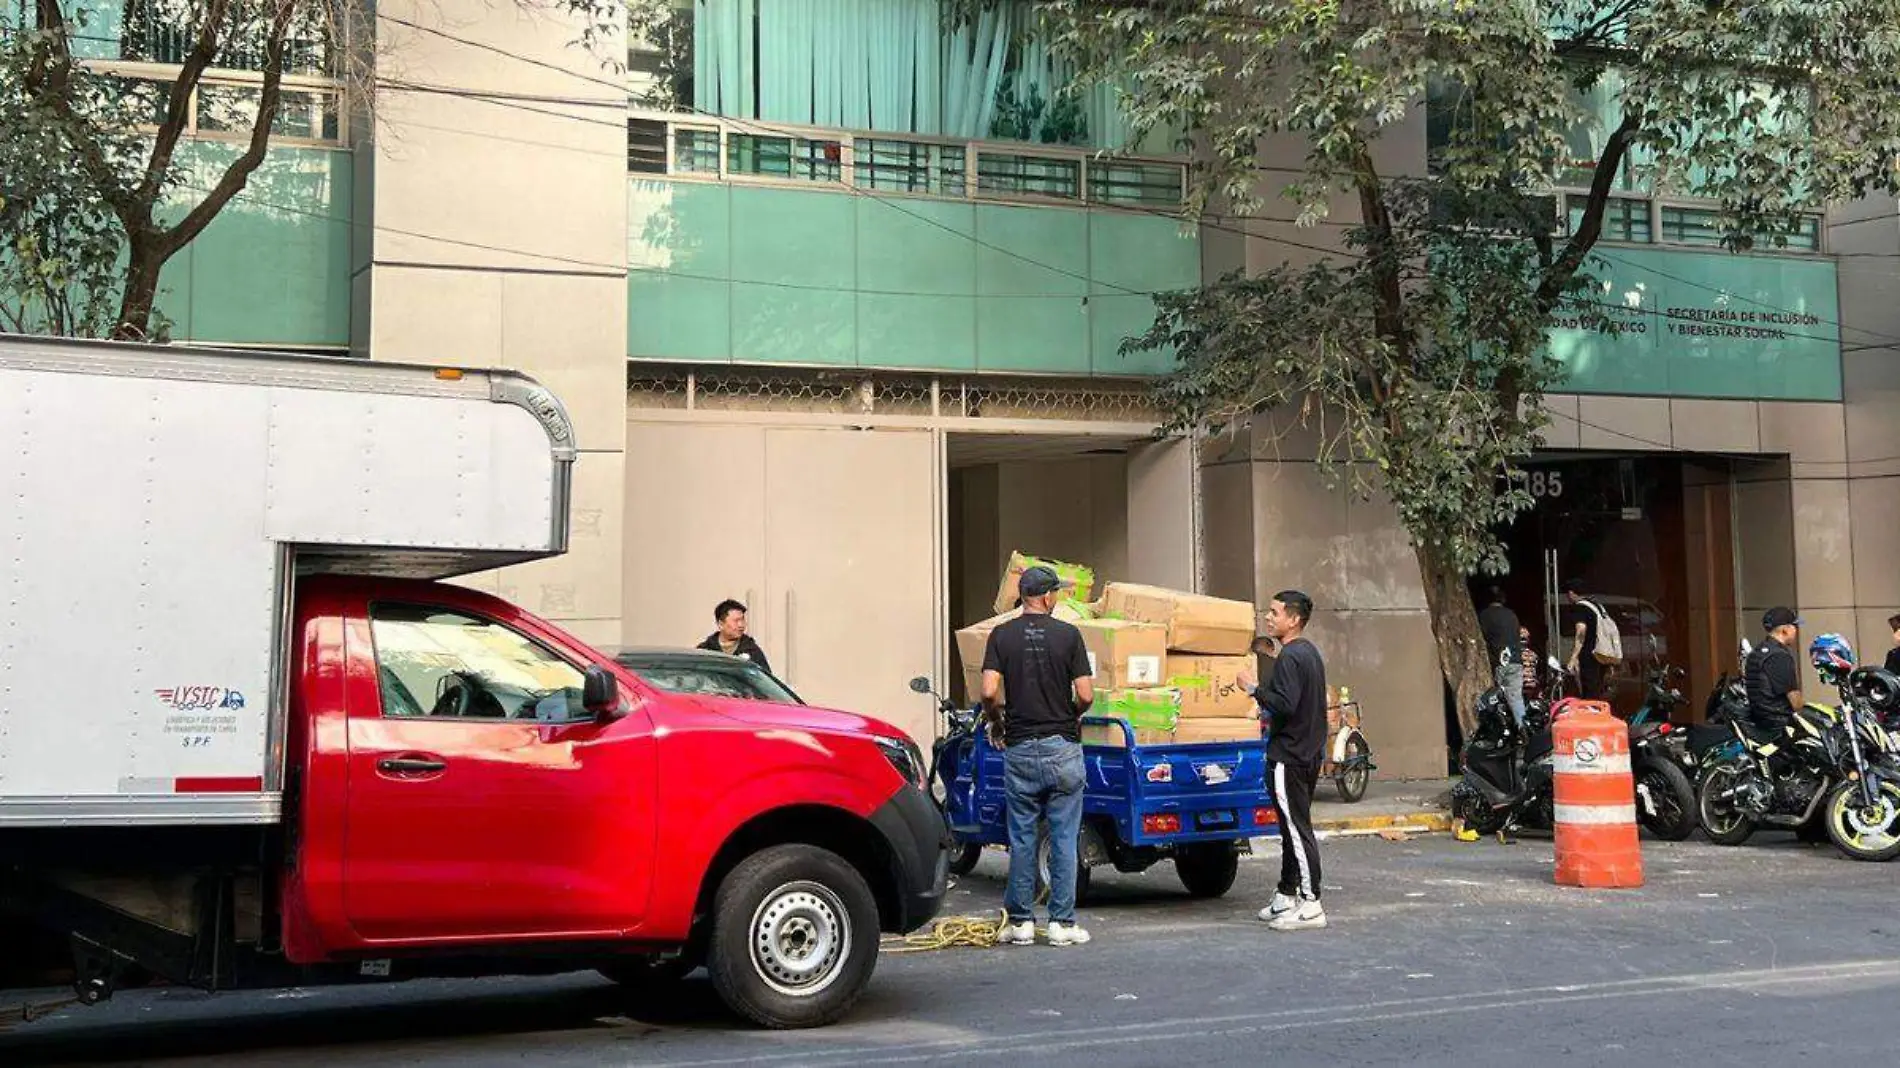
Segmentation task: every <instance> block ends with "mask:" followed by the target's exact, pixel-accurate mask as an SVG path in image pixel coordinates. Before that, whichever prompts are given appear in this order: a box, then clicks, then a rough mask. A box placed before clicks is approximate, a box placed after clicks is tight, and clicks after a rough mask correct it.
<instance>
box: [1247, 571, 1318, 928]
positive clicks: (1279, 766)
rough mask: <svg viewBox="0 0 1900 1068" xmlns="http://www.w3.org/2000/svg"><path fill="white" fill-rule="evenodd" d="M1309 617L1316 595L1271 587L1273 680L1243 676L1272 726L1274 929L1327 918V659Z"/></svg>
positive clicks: (1270, 916)
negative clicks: (1322, 779)
mask: <svg viewBox="0 0 1900 1068" xmlns="http://www.w3.org/2000/svg"><path fill="white" fill-rule="evenodd" d="M1312 618H1313V599H1312V598H1311V597H1308V596H1307V595H1306V594H1304V593H1301V592H1299V591H1298V590H1285V591H1282V592H1280V593H1277V594H1274V596H1273V601H1272V603H1271V604H1269V605H1268V606H1267V633H1268V634H1271V635H1272V636H1273V637H1274V639H1275V640H1277V641H1278V642H1279V643H1280V656H1279V659H1278V660H1277V661H1276V662H1275V663H1274V665H1273V681H1272V682H1271V683H1270V684H1268V685H1267V686H1265V687H1261V686H1259V685H1257V684H1256V683H1255V681H1254V679H1253V678H1252V676H1251V675H1249V674H1244V673H1243V674H1242V675H1241V677H1240V685H1241V688H1242V689H1244V690H1246V691H1247V692H1248V693H1250V694H1252V695H1253V698H1254V700H1255V701H1256V702H1258V703H1259V705H1260V718H1261V720H1262V721H1263V722H1264V723H1266V724H1267V729H1268V735H1267V766H1268V773H1269V774H1270V775H1271V776H1272V788H1273V805H1274V808H1275V809H1276V810H1277V813H1278V815H1279V818H1280V885H1279V887H1278V889H1277V891H1276V892H1275V893H1274V895H1273V901H1272V902H1271V903H1270V904H1268V905H1267V907H1266V908H1264V909H1261V910H1260V918H1261V919H1263V920H1265V921H1267V925H1268V926H1269V927H1271V928H1273V929H1274V930H1276V931H1307V930H1314V929H1317V928H1320V927H1324V926H1326V910H1325V909H1324V908H1321V907H1320V903H1319V889H1320V869H1319V838H1318V837H1317V836H1316V835H1314V833H1313V789H1314V787H1316V786H1318V785H1319V765H1320V756H1321V752H1322V750H1323V749H1324V748H1325V746H1326V661H1325V660H1324V659H1323V658H1322V657H1321V656H1320V655H1319V647H1318V646H1316V645H1314V644H1313V643H1312V642H1311V641H1309V640H1308V639H1307V637H1306V624H1307V621H1308V620H1310V619H1312Z"/></svg>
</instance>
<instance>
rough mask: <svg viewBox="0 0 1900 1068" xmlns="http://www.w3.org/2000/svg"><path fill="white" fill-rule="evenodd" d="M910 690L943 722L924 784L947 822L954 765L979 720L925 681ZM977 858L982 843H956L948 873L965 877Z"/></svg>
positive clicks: (973, 741)
mask: <svg viewBox="0 0 1900 1068" xmlns="http://www.w3.org/2000/svg"><path fill="white" fill-rule="evenodd" d="M910 688H911V690H912V692H915V693H920V694H929V695H930V696H931V697H934V698H936V699H937V712H938V714H939V715H941V716H942V717H943V722H942V723H940V724H938V729H937V741H936V744H934V745H932V746H931V747H930V774H929V775H928V776H926V778H925V781H926V782H928V783H929V784H930V799H931V800H932V801H935V802H936V803H937V808H938V810H939V811H941V812H943V813H944V814H945V819H948V818H949V816H948V814H949V811H950V807H951V805H950V801H951V791H952V790H955V789H957V788H958V787H957V785H956V769H957V764H958V763H959V761H960V760H961V759H962V756H963V754H964V752H965V751H966V750H968V749H969V748H970V747H972V746H974V745H975V744H976V732H977V731H978V730H980V729H981V721H982V717H981V716H979V715H978V714H977V710H976V709H975V708H958V707H957V705H956V702H954V701H952V700H950V699H949V698H948V697H945V696H943V695H941V694H939V693H937V692H935V691H934V690H932V689H931V687H930V680H929V679H927V678H921V677H920V678H915V679H912V680H910ZM981 859H983V845H982V843H980V842H962V841H959V842H958V843H957V845H956V848H955V849H953V850H952V851H951V853H950V874H952V875H957V876H962V875H968V874H970V873H971V872H972V871H975V870H976V863H977V861H979V860H981Z"/></svg>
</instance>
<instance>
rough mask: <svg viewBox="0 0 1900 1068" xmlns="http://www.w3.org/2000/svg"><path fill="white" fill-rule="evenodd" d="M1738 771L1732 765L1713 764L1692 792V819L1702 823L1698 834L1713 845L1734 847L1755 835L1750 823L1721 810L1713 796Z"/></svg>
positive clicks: (1738, 771)
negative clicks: (1695, 790) (1694, 804)
mask: <svg viewBox="0 0 1900 1068" xmlns="http://www.w3.org/2000/svg"><path fill="white" fill-rule="evenodd" d="M1740 771H1741V769H1740V768H1738V767H1737V766H1736V765H1734V764H1717V765H1716V766H1715V767H1713V768H1710V769H1709V771H1708V774H1706V775H1704V776H1702V787H1701V789H1700V790H1698V791H1697V792H1696V819H1697V821H1698V822H1700V823H1701V824H1702V833H1703V834H1706V835H1708V836H1709V841H1711V842H1714V843H1715V844H1716V845H1723V846H1738V845H1741V844H1742V843H1743V842H1746V841H1748V838H1749V836H1750V835H1752V834H1754V833H1755V821H1754V820H1752V819H1750V818H1748V817H1747V816H1745V815H1743V814H1741V813H1740V812H1735V811H1732V810H1724V809H1722V808H1721V807H1720V802H1718V801H1716V800H1715V795H1716V794H1718V793H1720V792H1721V791H1722V790H1724V789H1726V788H1727V786H1728V783H1729V780H1731V779H1733V778H1734V777H1735V776H1736V775H1738V774H1740Z"/></svg>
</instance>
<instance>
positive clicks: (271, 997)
mask: <svg viewBox="0 0 1900 1068" xmlns="http://www.w3.org/2000/svg"><path fill="white" fill-rule="evenodd" d="M1757 841H1758V844H1754V845H1751V846H1748V847H1744V848H1741V849H1722V848H1718V847H1715V846H1711V845H1708V844H1707V843H1702V842H1690V843H1684V844H1681V845H1669V844H1664V843H1656V842H1645V846H1644V848H1645V857H1646V867H1647V872H1648V876H1649V883H1648V885H1647V886H1646V887H1645V888H1643V889H1641V890H1634V891H1620V892H1586V891H1579V890H1570V889H1564V888H1558V887H1555V886H1553V885H1551V883H1550V870H1551V868H1550V860H1551V849H1550V844H1549V843H1548V842H1547V841H1545V842H1538V841H1534V840H1526V841H1524V842H1522V843H1521V844H1518V845H1514V846H1500V845H1498V844H1496V843H1495V842H1492V841H1485V842H1480V843H1476V844H1469V845H1466V844H1459V843H1456V842H1453V841H1450V840H1449V839H1447V838H1445V837H1443V836H1437V837H1432V838H1425V839H1419V840H1415V841H1410V842H1403V843H1395V842H1387V841H1383V840H1380V839H1370V840H1354V841H1333V842H1328V843H1326V844H1325V846H1324V850H1323V853H1324V857H1325V863H1326V887H1327V892H1328V899H1327V904H1328V911H1329V913H1330V914H1331V916H1332V922H1333V926H1332V927H1331V928H1330V929H1328V930H1326V931H1321V932H1313V933H1304V934H1284V935H1283V934H1275V933H1272V932H1269V931H1267V930H1265V929H1264V927H1263V926H1262V925H1260V924H1258V923H1257V922H1255V921H1254V920H1253V919H1252V918H1251V917H1252V912H1253V910H1254V909H1256V908H1258V907H1259V906H1260V905H1261V904H1263V903H1264V898H1265V896H1266V892H1267V883H1268V879H1269V873H1270V872H1274V873H1277V863H1268V862H1267V861H1266V860H1265V858H1262V859H1256V860H1252V861H1249V862H1247V863H1246V864H1245V865H1244V866H1243V869H1242V874H1241V883H1240V885H1239V886H1238V887H1236V889H1235V891H1234V893H1233V894H1232V895H1230V896H1229V897H1228V898H1227V899H1225V900H1223V901H1217V902H1194V901H1190V900H1188V899H1187V898H1186V897H1185V896H1184V895H1182V894H1181V892H1180V890H1179V888H1178V885H1177V884H1176V883H1175V881H1174V878H1173V872H1172V870H1171V869H1170V868H1169V867H1168V866H1166V865H1162V866H1160V867H1158V868H1157V869H1155V871H1153V872H1151V873H1149V874H1147V875H1145V876H1139V877H1132V876H1112V875H1111V876H1106V877H1102V878H1099V879H1098V880H1097V883H1096V886H1097V888H1098V894H1097V898H1096V900H1095V901H1094V902H1092V903H1091V904H1090V906H1089V907H1087V908H1086V909H1085V910H1084V912H1083V919H1084V921H1085V922H1086V923H1087V925H1088V926H1089V927H1090V929H1091V930H1092V931H1093V933H1094V934H1095V936H1096V937H1095V942H1094V943H1093V944H1091V945H1089V946H1085V947H1080V948H1073V949H1053V948H1049V947H1046V946H1036V947H1034V948H996V949H989V950H949V951H939V952H930V953H919V954H911V955H887V956H886V957H885V958H884V960H883V962H882V963H881V964H880V965H879V969H878V974H877V976H876V978H875V979H874V980H873V983H872V987H871V990H870V992H869V993H868V994H867V995H866V997H865V1000H864V1001H863V1002H862V1003H861V1005H860V1006H859V1008H858V1011H857V1012H856V1013H855V1015H854V1016H853V1017H852V1018H851V1020H849V1021H848V1022H847V1023H845V1024H843V1025H840V1026H837V1027H833V1028H830V1029H827V1030H823V1031H814V1032H800V1033H791V1034H771V1033H763V1032H758V1031H753V1030H748V1029H746V1028H744V1027H742V1026H740V1025H739V1024H737V1023H736V1022H734V1021H733V1020H732V1019H730V1018H729V1017H727V1016H726V1015H725V1013H724V1012H723V1011H722V1010H721V1009H720V1007H719V1005H718V1003H717V1001H716V1000H715V999H714V997H713V995H712V992H711V990H710V988H709V987H708V986H707V985H706V983H705V982H704V980H703V979H696V980H692V981H689V982H688V983H687V984H686V985H685V987H684V988H683V989H682V990H681V991H679V992H678V994H677V996H674V997H671V998H668V999H666V1000H665V1001H663V1002H656V1003H648V1004H632V1003H630V1000H629V999H628V998H627V997H625V996H623V995H621V994H620V993H619V992H618V991H617V990H616V989H614V988H613V987H610V986H608V985H606V984H604V983H603V982H601V981H599V980H597V979H594V978H592V977H590V976H584V975H576V976H567V977H562V978H558V979H551V980H550V979H541V980H485V981H479V982H459V983H428V984H411V985H407V986H398V987H380V988H351V989H331V990H307V991H283V992H275V993H262V994H236V995H219V996H217V997H205V996H202V995H196V994H187V993H182V992H147V993H132V994H125V995H121V996H120V997H119V998H117V999H115V1000H114V1001H113V1002H111V1003H110V1004H108V1005H105V1006H102V1007H100V1008H96V1009H87V1010H79V1009H74V1010H70V1011H67V1012H65V1013H63V1014H61V1015H59V1016H57V1017H55V1018H53V1019H49V1020H45V1021H41V1022H39V1023H36V1024H33V1025H31V1026H30V1027H27V1028H23V1029H21V1030H19V1031H17V1032H15V1033H13V1034H12V1035H9V1036H0V1065H4V1066H7V1068H16V1066H24V1065H29V1064H165V1065H219V1066H227V1065H228V1066H236V1065H244V1066H247V1068H251V1066H258V1068H262V1066H276V1065H341V1064H349V1065H357V1066H360V1065H376V1066H379V1068H380V1066H393V1065H490V1064H493V1065H533V1066H541V1065H547V1066H557V1065H635V1064H638V1065H673V1066H686V1065H705V1066H711V1065H757V1066H779V1065H787V1066H789V1065H853V1066H861V1065H867V1064H879V1065H884V1064H934V1063H951V1062H957V1061H962V1060H966V1059H969V1058H980V1059H984V1060H1000V1059H1002V1058H1004V1057H1007V1058H1009V1059H1011V1060H1013V1061H1015V1062H1018V1063H1021V1064H1028V1065H1087V1066H1089V1068H1109V1066H1114V1065H1130V1066H1135V1065H1140V1066H1150V1065H1156V1064H1163V1063H1171V1062H1172V1063H1186V1064H1199V1065H1226V1064H1236V1065H1238V1064H1246V1065H1257V1064H1260V1063H1262V1062H1263V1061H1266V1060H1272V1061H1274V1062H1276V1063H1279V1064H1291V1065H1331V1064H1339V1065H1352V1066H1355V1068H1366V1066H1374V1065H1400V1064H1403V1065H1457V1066H1459V1068H1483V1066H1492V1065H1495V1066H1498V1068H1507V1066H1508V1068H1523V1066H1525V1065H1528V1064H1535V1065H1539V1066H1540V1068H1542V1066H1546V1065H1553V1064H1575V1065H1592V1066H1595V1065H1604V1064H1626V1063H1627V1064H1636V1063H1643V1064H1655V1063H1662V1062H1665V1061H1668V1060H1676V1061H1679V1062H1680V1063H1683V1064H1694V1065H1697V1066H1698V1068H1700V1066H1704V1065H1723V1064H1737V1065H1764V1064H1778V1063H1782V1062H1787V1063H1795V1064H1806V1063H1817V1064H1818V1063H1824V1062H1839V1061H1840V1060H1841V1059H1842V1058H1845V1057H1865V1058H1870V1060H1869V1061H1868V1062H1867V1063H1877V1064H1878V1063H1885V1064H1891V1063H1895V1062H1896V1060H1900V1054H1896V1052H1895V1051H1896V1050H1900V1034H1896V1032H1895V1029H1894V1027H1893V1026H1892V1025H1890V1024H1889V1022H1888V1021H1889V1020H1891V1019H1893V1015H1892V1007H1893V1005H1894V1004H1895V999H1896V995H1897V994H1900V910H1896V908H1895V904H1896V899H1900V867H1893V866H1886V865H1870V864H1856V863H1853V862H1850V861H1847V860H1844V859H1842V858H1840V857H1839V855H1838V854H1836V853H1835V852H1834V851H1833V850H1832V849H1831V848H1828V847H1825V846H1822V847H1807V846H1797V845H1795V844H1794V843H1793V842H1792V840H1791V839H1789V838H1788V837H1787V836H1785V835H1763V836H1761V837H1760V838H1759V839H1758V840H1757ZM1000 872H1001V861H1000V859H999V858H988V859H986V860H985V861H984V865H983V867H981V868H980V869H979V870H978V872H977V873H976V874H975V875H972V876H971V877H969V878H967V879H965V880H964V881H963V883H962V884H961V885H960V886H958V887H957V888H956V889H955V890H953V891H952V910H953V911H956V912H977V911H980V910H983V909H988V908H993V907H995V906H996V904H997V902H998V901H999V900H1000V897H1001V886H1000V882H999V881H998V877H999V876H1000Z"/></svg>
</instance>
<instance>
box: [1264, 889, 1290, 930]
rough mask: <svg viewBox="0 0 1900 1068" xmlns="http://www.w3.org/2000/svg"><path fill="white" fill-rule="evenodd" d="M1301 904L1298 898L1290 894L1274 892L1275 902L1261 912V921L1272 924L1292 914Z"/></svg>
mask: <svg viewBox="0 0 1900 1068" xmlns="http://www.w3.org/2000/svg"><path fill="white" fill-rule="evenodd" d="M1299 903H1300V902H1299V899H1298V898H1296V897H1293V896H1292V895H1290V894H1282V893H1280V892H1279V891H1278V890H1276V891H1274V892H1273V900H1272V901H1271V902H1269V903H1268V904H1267V907H1266V908H1264V909H1261V910H1260V919H1261V920H1262V921H1264V922H1266V923H1272V922H1273V921H1274V920H1277V919H1279V918H1280V917H1282V916H1284V915H1286V914H1287V913H1289V912H1292V911H1293V909H1294V908H1295V907H1296V906H1298V905H1299Z"/></svg>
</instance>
